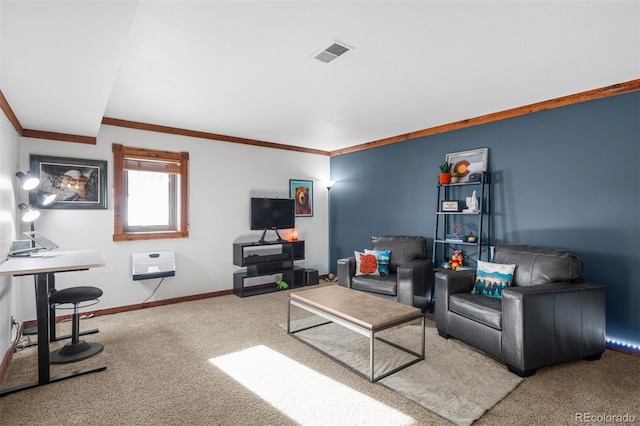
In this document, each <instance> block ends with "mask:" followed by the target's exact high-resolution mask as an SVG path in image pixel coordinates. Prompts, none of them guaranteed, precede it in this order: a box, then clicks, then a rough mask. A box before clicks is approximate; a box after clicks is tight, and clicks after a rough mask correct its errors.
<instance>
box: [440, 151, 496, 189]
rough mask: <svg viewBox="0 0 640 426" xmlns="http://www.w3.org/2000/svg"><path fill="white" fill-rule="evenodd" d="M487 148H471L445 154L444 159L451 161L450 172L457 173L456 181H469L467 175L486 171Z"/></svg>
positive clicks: (475, 174)
mask: <svg viewBox="0 0 640 426" xmlns="http://www.w3.org/2000/svg"><path fill="white" fill-rule="evenodd" d="M488 157H489V148H479V149H473V150H471V151H461V152H452V153H450V154H447V157H446V161H447V163H451V164H452V166H451V173H453V172H455V173H457V174H458V176H459V177H458V182H469V177H470V176H471V175H474V177H477V176H478V175H477V174H478V173H482V172H486V171H487V159H488Z"/></svg>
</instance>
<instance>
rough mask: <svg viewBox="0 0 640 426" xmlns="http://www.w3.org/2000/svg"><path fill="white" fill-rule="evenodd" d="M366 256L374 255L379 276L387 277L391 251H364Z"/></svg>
mask: <svg viewBox="0 0 640 426" xmlns="http://www.w3.org/2000/svg"><path fill="white" fill-rule="evenodd" d="M364 252H365V253H366V254H375V255H376V256H377V257H378V272H380V275H389V259H390V258H391V250H369V249H365V250H364Z"/></svg>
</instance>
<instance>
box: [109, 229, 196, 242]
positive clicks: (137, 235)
mask: <svg viewBox="0 0 640 426" xmlns="http://www.w3.org/2000/svg"><path fill="white" fill-rule="evenodd" d="M169 238H189V232H188V231H186V232H180V231H176V232H129V233H124V234H114V235H113V241H136V240H160V239H169Z"/></svg>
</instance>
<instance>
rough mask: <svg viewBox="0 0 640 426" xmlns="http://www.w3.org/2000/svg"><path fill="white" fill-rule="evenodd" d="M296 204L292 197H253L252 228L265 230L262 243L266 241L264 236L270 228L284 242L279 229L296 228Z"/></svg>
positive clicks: (279, 240)
mask: <svg viewBox="0 0 640 426" xmlns="http://www.w3.org/2000/svg"><path fill="white" fill-rule="evenodd" d="M295 218H296V215H295V205H294V200H293V199H292V198H252V199H251V230H254V231H264V232H263V233H262V238H261V239H260V242H261V243H264V242H266V241H265V239H264V236H265V234H266V232H267V231H268V230H270V229H272V230H274V231H276V235H278V242H283V241H285V240H283V239H282V238H280V234H278V231H277V230H278V229H290V228H295V226H296V223H295Z"/></svg>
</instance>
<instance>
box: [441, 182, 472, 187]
mask: <svg viewBox="0 0 640 426" xmlns="http://www.w3.org/2000/svg"><path fill="white" fill-rule="evenodd" d="M480 184H482V182H481V181H480V182H461V183H444V184H438V187H440V188H446V187H449V186H465V185H480Z"/></svg>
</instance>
